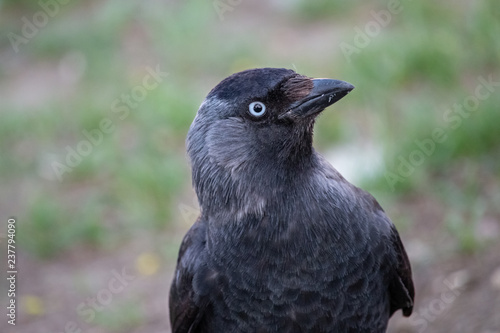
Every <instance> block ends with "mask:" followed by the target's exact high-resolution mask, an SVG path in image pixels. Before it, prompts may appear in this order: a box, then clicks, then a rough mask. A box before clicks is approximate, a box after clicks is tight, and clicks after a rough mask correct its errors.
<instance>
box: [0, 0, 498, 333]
mask: <svg viewBox="0 0 500 333" xmlns="http://www.w3.org/2000/svg"><path fill="white" fill-rule="evenodd" d="M498 17H500V4H499V3H498V2H496V1H494V0H481V1H475V2H471V3H469V2H465V1H462V2H451V1H445V2H443V3H425V2H415V1H401V2H395V1H392V2H391V1H389V2H384V1H375V2H371V3H370V4H365V3H360V2H355V1H353V2H344V1H328V2H327V1H326V0H325V1H317V2H306V1H300V0H296V1H289V2H285V1H277V0H276V1H271V2H268V3H265V4H264V3H260V4H250V3H249V2H245V1H213V2H212V1H206V2H195V1H182V2H181V1H159V0H157V1H147V2H140V1H132V0H127V1H123V0H122V1H117V0H108V1H98V0H94V1H86V2H83V1H73V2H67V3H65V2H64V1H57V0H46V1H40V2H33V1H27V0H25V1H14V0H11V1H6V0H3V1H0V31H1V32H2V38H1V39H0V184H1V185H2V186H0V219H1V221H5V224H4V223H3V222H2V223H3V224H2V226H3V227H2V229H1V230H0V242H1V244H2V246H1V251H2V253H5V255H2V256H0V258H1V259H0V266H1V267H7V266H6V265H7V263H6V258H7V254H6V253H7V246H6V244H7V241H8V237H7V226H6V224H7V220H8V218H9V217H12V216H14V217H15V218H16V220H17V222H16V225H17V229H16V244H15V245H16V254H17V258H16V259H17V269H18V274H17V289H16V296H17V304H18V308H17V322H16V323H17V324H16V326H11V325H9V324H8V323H7V320H6V318H5V317H6V316H5V315H4V319H2V320H1V321H0V331H1V332H9V333H10V332H23V333H24V332H36V333H38V332H40V333H45V332H65V333H66V332H68V333H69V332H89V333H97V332H138V333H139V332H168V331H169V328H168V316H167V295H168V288H169V285H170V281H171V274H172V272H173V269H174V266H175V259H176V256H177V250H178V246H179V244H180V240H181V238H182V235H183V234H184V233H185V231H186V230H187V229H188V228H189V226H190V225H191V223H193V221H194V219H195V218H196V216H197V206H196V201H195V199H194V197H193V196H194V193H193V192H192V191H191V190H190V181H189V180H190V173H189V167H188V164H187V160H186V158H185V149H184V139H185V135H186V133H187V129H188V127H189V124H190V123H191V121H192V119H193V117H194V115H195V112H196V110H197V108H198V106H199V104H200V103H201V101H202V100H203V98H204V96H205V95H206V94H207V93H208V91H209V90H210V89H211V88H212V87H213V86H214V85H215V84H216V83H218V82H219V81H220V80H221V79H222V78H224V77H226V76H227V75H229V74H231V73H232V72H234V71H238V70H242V69H246V68H250V67H264V66H271V67H287V68H292V69H295V70H297V71H298V72H299V73H301V74H305V75H309V76H313V77H332V78H338V79H343V80H346V81H348V82H351V83H353V84H354V85H355V86H356V89H355V90H354V91H353V93H351V94H350V95H349V98H348V99H345V100H343V101H342V102H340V103H339V104H338V105H336V106H335V107H333V108H332V110H330V111H329V112H326V113H325V114H324V115H322V117H321V118H320V119H319V120H318V123H317V131H316V136H315V142H316V147H317V149H318V150H319V151H321V152H323V153H324V154H325V155H326V156H328V158H329V159H330V161H331V163H332V164H333V165H334V166H336V167H337V168H338V169H339V170H340V171H341V172H342V173H344V174H345V175H346V177H347V178H348V179H349V180H351V181H352V182H354V183H355V184H356V185H358V186H360V187H363V188H365V189H367V190H369V191H370V192H372V193H373V194H374V195H375V196H376V197H377V199H378V200H379V201H380V202H381V204H382V206H383V207H384V208H385V209H386V211H387V213H388V215H389V216H391V218H392V219H393V220H394V222H395V224H396V225H397V226H398V229H399V230H400V233H401V235H402V238H403V241H404V243H405V245H406V248H407V250H408V253H409V256H410V259H411V261H412V264H413V269H414V278H415V282H416V287H417V300H416V306H415V312H414V315H412V317H410V319H408V318H401V317H400V316H399V314H398V315H396V316H395V318H393V319H392V320H391V324H390V330H389V331H390V332H481V333H493V332H500V256H499V255H498V254H499V253H500V241H499V237H500V125H499V124H500V112H499V111H500V110H499V109H498V105H500V94H499V92H500V83H499V82H500V68H499V61H500V39H498V36H499V35H500V21H498ZM6 274H7V273H6V269H4V268H2V270H1V272H0V278H1V279H2V280H3V281H5V279H6ZM7 292H8V285H7V284H6V283H3V284H1V285H0V295H1V296H0V307H1V308H2V309H6V307H7V302H8V297H7ZM5 311H6V310H5Z"/></svg>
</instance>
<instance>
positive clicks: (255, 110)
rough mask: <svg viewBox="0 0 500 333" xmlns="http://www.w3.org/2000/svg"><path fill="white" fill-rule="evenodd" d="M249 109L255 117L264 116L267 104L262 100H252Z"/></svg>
mask: <svg viewBox="0 0 500 333" xmlns="http://www.w3.org/2000/svg"><path fill="white" fill-rule="evenodd" d="M248 111H250V114H251V115H252V116H254V117H262V116H263V115H264V113H266V106H265V105H264V103H262V102H252V103H250V105H249V106H248Z"/></svg>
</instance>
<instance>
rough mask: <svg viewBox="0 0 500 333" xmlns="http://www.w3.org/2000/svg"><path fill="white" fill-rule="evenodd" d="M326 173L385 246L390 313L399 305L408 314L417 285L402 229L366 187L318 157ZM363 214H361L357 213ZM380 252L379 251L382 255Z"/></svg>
mask: <svg viewBox="0 0 500 333" xmlns="http://www.w3.org/2000/svg"><path fill="white" fill-rule="evenodd" d="M318 161H319V165H320V169H321V170H322V171H321V172H322V173H323V177H326V178H327V179H328V180H329V182H330V186H333V187H335V188H337V191H338V189H339V188H340V191H341V192H342V194H343V195H344V196H345V198H347V201H348V202H347V203H346V205H347V206H351V207H352V206H356V207H357V208H358V209H357V215H362V217H363V218H358V219H356V220H357V221H364V220H365V219H364V218H366V219H367V221H366V222H367V223H368V224H369V225H370V226H369V227H370V229H371V230H372V231H375V232H370V233H371V235H370V236H371V237H372V238H371V239H372V241H374V237H375V234H376V235H377V236H378V239H379V240H380V241H381V244H382V245H383V246H380V247H378V249H380V250H381V252H383V253H384V254H385V255H384V257H385V258H386V260H387V261H389V262H387V263H385V264H388V267H390V273H389V295H390V301H391V314H392V313H394V312H395V311H396V310H398V309H402V310H403V314H404V315H405V316H409V315H410V314H411V313H412V310H413V302H414V297H415V289H414V285H413V280H412V272H411V266H410V261H409V259H408V255H407V254H406V250H405V248H404V246H403V243H402V241H401V238H400V236H399V233H398V231H397V229H396V227H395V225H394V224H393V223H392V221H391V220H390V218H389V217H388V216H387V214H386V213H385V211H384V209H383V208H382V206H381V205H380V204H379V203H378V201H377V200H376V199H375V198H374V197H373V196H372V195H371V194H370V193H368V192H367V191H365V190H363V189H360V188H358V187H356V186H354V185H352V184H351V183H349V182H348V181H347V180H346V179H345V178H344V177H343V176H342V175H341V174H340V173H339V172H338V171H337V170H335V169H334V168H333V167H332V166H331V165H330V164H329V163H328V162H327V161H326V160H325V159H324V158H323V157H320V158H318ZM358 217H361V216H358ZM381 254H382V253H379V254H378V255H381Z"/></svg>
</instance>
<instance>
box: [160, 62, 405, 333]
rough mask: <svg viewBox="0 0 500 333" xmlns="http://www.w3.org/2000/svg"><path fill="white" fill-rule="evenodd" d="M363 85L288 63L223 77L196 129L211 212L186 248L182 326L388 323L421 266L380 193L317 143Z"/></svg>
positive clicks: (204, 201)
mask: <svg viewBox="0 0 500 333" xmlns="http://www.w3.org/2000/svg"><path fill="white" fill-rule="evenodd" d="M353 88H354V87H353V86H352V85H351V84H349V83H347V82H343V81H339V80H330V79H311V78H309V77H306V76H303V75H299V74H297V73H295V72H294V71H292V70H289V69H278V68H259V69H251V70H246V71H243V72H240V73H236V74H233V75H231V76H229V77H228V78H226V79H224V80H223V81H222V82H220V83H219V84H218V85H217V86H216V87H215V88H214V89H213V90H212V91H211V92H210V93H209V94H208V96H207V97H206V99H205V101H204V102H203V103H202V104H201V106H200V108H199V110H198V113H197V115H196V118H195V119H194V121H193V123H192V125H191V128H190V130H189V133H188V136H187V151H188V154H189V157H190V160H191V167H192V181H193V186H194V189H195V191H196V194H197V196H198V201H199V204H200V207H201V213H200V216H199V218H198V220H197V221H196V222H195V223H194V225H193V226H192V227H191V229H190V230H189V231H188V233H187V234H186V236H185V237H184V240H183V242H182V245H181V247H180V252H179V258H178V261H177V268H176V273H175V276H174V280H173V282H172V286H171V290H170V299H169V304H170V321H171V324H172V332H175V333H181V332H190V333H195V332H214V333H220V332H259V333H271V332H314V333H318V332H385V331H386V328H387V323H388V320H389V318H390V317H391V315H392V314H393V313H394V312H395V311H396V310H398V309H402V312H403V314H404V315H405V316H409V315H410V314H411V312H412V309H413V300H414V287H413V282H412V277H411V268H410V263H409V260H408V257H407V255H406V252H405V249H404V247H403V244H402V242H401V239H400V237H399V235H398V232H397V231H396V228H395V226H394V225H393V224H392V222H391V220H390V219H389V218H388V217H387V215H386V214H385V213H384V211H383V209H382V208H381V207H380V205H379V204H378V202H377V201H376V200H375V199H374V198H373V197H372V196H371V195H370V194H369V193H367V192H365V191H363V190H361V189H359V188H357V187H355V186H354V185H352V184H350V183H349V182H347V181H346V180H345V179H344V178H343V177H342V175H340V174H339V172H337V170H335V169H334V168H333V167H332V166H331V165H330V164H329V163H328V162H327V161H326V160H325V159H324V158H323V157H322V156H321V155H319V154H318V153H317V152H316V151H315V150H314V148H313V146H312V141H313V125H314V121H315V119H316V117H317V116H318V114H320V112H321V111H323V110H324V109H325V108H326V107H328V106H330V105H332V104H333V103H335V102H337V101H338V100H340V99H341V98H342V97H344V96H345V95H346V94H347V93H349V92H350V91H351V90H352V89H353Z"/></svg>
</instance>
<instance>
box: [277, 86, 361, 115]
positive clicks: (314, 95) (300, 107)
mask: <svg viewBox="0 0 500 333" xmlns="http://www.w3.org/2000/svg"><path fill="white" fill-rule="evenodd" d="M312 82H313V88H312V89H311V91H310V92H309V94H308V95H307V96H305V97H304V98H301V99H300V100H298V101H295V102H294V103H292V104H291V105H290V109H289V110H288V111H287V112H285V113H283V114H282V115H281V116H280V118H292V119H297V118H307V117H309V116H312V115H317V114H318V113H320V112H321V111H323V110H324V109H325V108H327V107H328V106H330V105H332V104H333V103H335V102H337V101H338V100H340V99H341V98H342V97H344V96H345V95H347V94H348V93H349V92H350V91H351V90H353V89H354V86H353V85H352V84H350V83H347V82H344V81H340V80H332V79H313V80H312Z"/></svg>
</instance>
